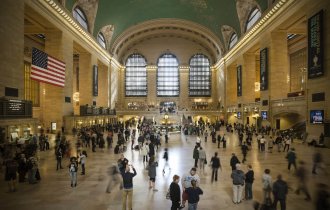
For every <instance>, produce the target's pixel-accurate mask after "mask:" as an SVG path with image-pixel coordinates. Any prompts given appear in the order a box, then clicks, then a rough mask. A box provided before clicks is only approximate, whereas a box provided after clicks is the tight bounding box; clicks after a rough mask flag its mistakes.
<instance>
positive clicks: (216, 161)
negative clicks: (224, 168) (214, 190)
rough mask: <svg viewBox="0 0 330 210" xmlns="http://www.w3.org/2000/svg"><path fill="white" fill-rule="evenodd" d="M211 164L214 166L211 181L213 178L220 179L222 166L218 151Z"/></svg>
mask: <svg viewBox="0 0 330 210" xmlns="http://www.w3.org/2000/svg"><path fill="white" fill-rule="evenodd" d="M210 163H211V166H212V178H211V182H213V180H215V181H218V170H219V168H221V163H220V158H219V157H218V153H217V152H216V153H214V156H213V157H212V158H211V161H210Z"/></svg>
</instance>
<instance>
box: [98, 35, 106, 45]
mask: <svg viewBox="0 0 330 210" xmlns="http://www.w3.org/2000/svg"><path fill="white" fill-rule="evenodd" d="M97 42H98V43H99V44H100V45H101V46H102V47H103V48H105V38H104V36H103V34H102V33H101V32H99V33H98V34H97Z"/></svg>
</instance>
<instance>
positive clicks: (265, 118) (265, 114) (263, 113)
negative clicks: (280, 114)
mask: <svg viewBox="0 0 330 210" xmlns="http://www.w3.org/2000/svg"><path fill="white" fill-rule="evenodd" d="M267 115H268V113H267V111H261V119H262V120H267V119H268V116H267Z"/></svg>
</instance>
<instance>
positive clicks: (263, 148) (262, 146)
mask: <svg viewBox="0 0 330 210" xmlns="http://www.w3.org/2000/svg"><path fill="white" fill-rule="evenodd" d="M265 143H266V139H265V137H264V135H262V137H261V139H260V148H261V151H262V152H264V151H265Z"/></svg>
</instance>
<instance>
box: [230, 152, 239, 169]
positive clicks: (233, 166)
mask: <svg viewBox="0 0 330 210" xmlns="http://www.w3.org/2000/svg"><path fill="white" fill-rule="evenodd" d="M231 155H232V156H231V159H230V166H231V170H236V164H237V163H240V162H239V160H238V158H237V156H236V155H235V153H232V154H231Z"/></svg>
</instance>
